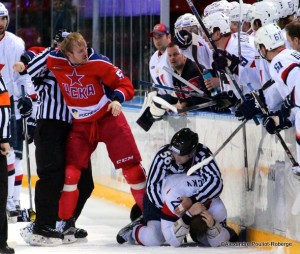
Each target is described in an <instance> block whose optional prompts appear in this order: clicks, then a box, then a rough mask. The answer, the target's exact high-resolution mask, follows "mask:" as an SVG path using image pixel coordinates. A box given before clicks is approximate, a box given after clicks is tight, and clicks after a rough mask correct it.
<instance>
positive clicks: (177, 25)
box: [174, 15, 183, 33]
mask: <svg viewBox="0 0 300 254" xmlns="http://www.w3.org/2000/svg"><path fill="white" fill-rule="evenodd" d="M182 16H183V15H181V16H179V17H178V18H177V19H176V21H175V23H174V32H175V33H177V32H178V31H180V30H181V22H182Z"/></svg>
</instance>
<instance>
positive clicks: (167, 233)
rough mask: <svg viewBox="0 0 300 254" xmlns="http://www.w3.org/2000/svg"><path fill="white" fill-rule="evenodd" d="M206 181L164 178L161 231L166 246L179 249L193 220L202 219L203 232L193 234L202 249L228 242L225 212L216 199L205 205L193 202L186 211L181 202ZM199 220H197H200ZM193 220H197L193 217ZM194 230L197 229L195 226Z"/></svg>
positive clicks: (174, 177)
mask: <svg viewBox="0 0 300 254" xmlns="http://www.w3.org/2000/svg"><path fill="white" fill-rule="evenodd" d="M204 181H205V180H204V179H203V178H202V177H200V176H198V175H194V176H187V175H185V174H173V175H169V176H167V178H166V179H165V181H164V184H163V188H162V189H163V194H162V195H163V200H164V205H163V208H162V218H161V230H162V233H163V236H164V238H165V240H166V242H167V243H168V244H170V245H171V246H174V247H179V246H180V245H181V244H182V243H183V240H184V238H185V237H186V236H187V235H188V234H189V231H190V225H191V224H192V226H193V223H194V224H196V222H195V219H197V220H198V219H200V218H202V219H203V220H204V223H205V224H206V225H204V226H205V227H204V228H205V229H204V230H203V231H204V232H201V231H202V230H200V228H199V229H198V230H196V232H197V233H194V232H193V233H194V235H193V237H192V238H193V239H194V240H195V241H196V242H198V243H200V244H201V245H202V246H211V247H217V246H220V244H221V242H226V241H229V239H230V233H229V231H228V230H227V229H226V218H227V211H226V208H225V206H224V204H223V202H222V200H221V199H220V198H219V197H216V198H213V199H211V200H209V201H206V202H205V203H200V202H196V203H194V204H192V205H191V206H190V207H189V208H188V209H187V208H184V207H183V205H182V204H181V200H183V199H189V197H193V195H194V193H195V192H197V191H198V188H199V187H201V185H202V183H203V182H204ZM199 216H200V218H197V217H199ZM195 217H196V218H195ZM195 227H197V226H195Z"/></svg>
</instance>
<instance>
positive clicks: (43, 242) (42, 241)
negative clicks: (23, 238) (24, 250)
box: [30, 234, 62, 247]
mask: <svg viewBox="0 0 300 254" xmlns="http://www.w3.org/2000/svg"><path fill="white" fill-rule="evenodd" d="M30 245H33V246H46V247H52V246H53V247H54V246H59V245H62V239H60V238H52V237H51V238H50V237H44V236H41V235H34V234H33V235H32V238H31V240H30Z"/></svg>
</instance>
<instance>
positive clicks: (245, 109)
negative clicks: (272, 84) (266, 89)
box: [235, 90, 265, 121]
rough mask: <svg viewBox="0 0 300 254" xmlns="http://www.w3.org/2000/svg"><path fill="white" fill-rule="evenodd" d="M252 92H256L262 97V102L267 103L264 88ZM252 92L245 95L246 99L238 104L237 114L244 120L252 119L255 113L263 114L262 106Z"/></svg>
mask: <svg viewBox="0 0 300 254" xmlns="http://www.w3.org/2000/svg"><path fill="white" fill-rule="evenodd" d="M252 93H256V94H257V95H258V97H259V98H260V100H261V102H262V103H264V104H265V96H264V94H263V92H262V90H255V91H253V92H252ZM252 93H248V94H246V95H245V98H246V100H245V101H242V102H241V103H240V104H239V105H238V106H237V110H236V112H235V116H236V117H237V118H238V119H239V120H241V121H243V120H244V119H247V120H250V119H252V118H253V117H254V116H255V115H257V114H261V113H262V111H261V108H260V106H259V104H258V103H257V102H256V100H255V97H254V95H253V94H252Z"/></svg>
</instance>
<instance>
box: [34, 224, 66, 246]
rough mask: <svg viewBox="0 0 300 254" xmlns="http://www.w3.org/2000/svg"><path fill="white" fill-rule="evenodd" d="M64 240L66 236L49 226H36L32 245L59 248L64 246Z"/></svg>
mask: <svg viewBox="0 0 300 254" xmlns="http://www.w3.org/2000/svg"><path fill="white" fill-rule="evenodd" d="M63 239H64V235H63V234H62V233H60V232H59V231H58V230H56V229H54V228H52V227H50V226H49V225H43V226H37V225H36V224H35V225H34V227H33V231H32V238H31V240H30V245H34V246H58V245H61V244H62V241H63Z"/></svg>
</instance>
